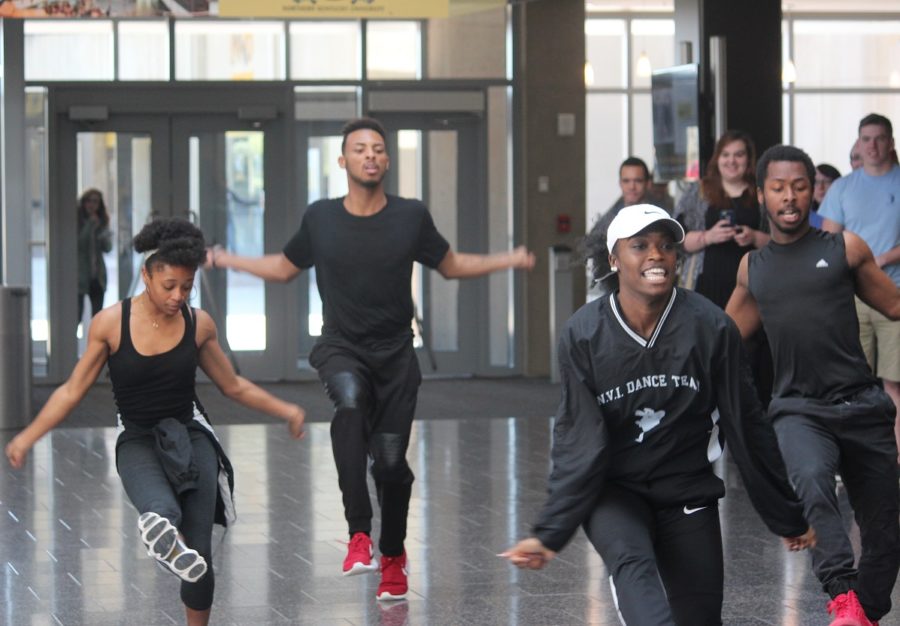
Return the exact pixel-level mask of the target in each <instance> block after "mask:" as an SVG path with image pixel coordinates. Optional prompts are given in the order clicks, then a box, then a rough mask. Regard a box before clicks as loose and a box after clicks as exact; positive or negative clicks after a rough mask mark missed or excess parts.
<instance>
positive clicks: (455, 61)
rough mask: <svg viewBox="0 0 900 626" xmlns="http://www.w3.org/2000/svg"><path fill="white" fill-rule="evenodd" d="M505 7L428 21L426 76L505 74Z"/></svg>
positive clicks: (486, 76) (496, 76) (470, 76)
mask: <svg viewBox="0 0 900 626" xmlns="http://www.w3.org/2000/svg"><path fill="white" fill-rule="evenodd" d="M506 20H507V11H506V8H505V7H501V8H499V9H491V10H487V11H476V12H473V13H468V14H465V15H458V16H451V17H449V18H442V19H432V20H428V22H427V29H428V31H427V32H428V37H427V38H426V40H427V42H428V55H427V59H428V73H427V76H428V78H505V77H506V43H507V37H506V31H507V28H506Z"/></svg>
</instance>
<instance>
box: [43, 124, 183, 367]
mask: <svg viewBox="0 0 900 626" xmlns="http://www.w3.org/2000/svg"><path fill="white" fill-rule="evenodd" d="M57 124H58V125H57V127H56V129H55V130H56V132H55V135H54V137H53V138H52V140H51V142H50V146H51V151H52V150H54V149H55V152H51V154H50V159H49V164H50V168H49V171H50V179H51V180H52V181H54V184H52V186H51V191H50V202H49V205H50V213H49V221H48V227H47V232H48V246H47V249H48V255H47V266H48V268H49V270H50V271H48V272H47V282H48V289H47V292H46V293H47V296H46V300H47V301H46V305H45V306H43V307H41V309H40V310H41V311H42V312H43V313H44V317H45V318H47V319H45V320H32V327H33V328H34V327H38V328H42V329H46V333H45V334H44V335H42V337H40V339H43V341H42V342H41V343H42V345H43V346H45V349H43V350H41V352H40V353H37V354H36V356H37V357H38V358H40V359H42V360H43V363H44V364H46V367H44V368H42V369H43V370H44V371H43V372H42V373H45V374H46V375H47V377H48V379H49V380H50V381H53V380H54V379H55V380H60V379H62V378H63V377H64V376H65V375H66V373H67V372H68V371H69V370H70V369H71V366H72V363H74V362H75V360H76V359H77V358H78V356H79V355H80V354H81V353H82V352H83V351H84V346H85V341H86V337H87V333H88V329H89V325H90V320H91V318H92V316H93V313H94V312H95V310H97V309H98V308H102V307H105V306H109V305H110V304H112V303H114V302H116V301H117V300H119V299H121V298H124V297H127V296H130V295H133V294H134V293H135V292H136V291H140V290H141V285H140V263H141V255H139V254H137V253H135V252H134V250H133V249H132V245H131V240H132V238H133V237H134V235H135V234H137V232H138V231H139V230H140V229H141V228H142V227H143V225H144V224H145V223H146V222H147V221H148V220H150V219H151V218H152V216H153V215H154V214H157V213H159V214H166V213H167V212H168V210H169V207H168V196H169V194H168V165H167V156H168V142H169V129H168V124H167V121H166V120H165V119H164V118H160V117H155V116H129V117H127V118H119V119H116V120H115V121H113V120H108V119H107V120H79V119H71V116H68V117H66V118H61V119H59V120H58V122H57ZM82 197H84V199H85V200H88V198H93V199H94V203H93V204H91V205H90V207H89V206H88V204H90V203H88V204H85V205H84V206H85V209H81V208H80V206H81V205H82V202H81V199H82ZM100 201H102V207H103V208H102V209H99V210H96V207H97V206H98V205H99V203H100ZM95 210H96V215H95V216H93V217H92V215H94V214H95ZM79 213H81V214H82V216H81V217H79ZM92 230H95V231H105V232H103V234H102V236H97V237H93V236H91V235H90V232H91V231H92ZM95 253H96V254H95ZM79 313H80V315H79ZM36 322H38V323H36Z"/></svg>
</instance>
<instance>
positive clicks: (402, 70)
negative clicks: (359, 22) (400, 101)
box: [366, 21, 422, 80]
mask: <svg viewBox="0 0 900 626" xmlns="http://www.w3.org/2000/svg"><path fill="white" fill-rule="evenodd" d="M366 29H367V30H366V57H367V64H368V67H367V68H366V71H367V75H368V78H370V79H375V80H382V79H395V80H413V79H418V78H420V77H421V75H422V63H421V59H422V45H421V36H420V32H419V22H388V21H372V22H368V23H367V25H366Z"/></svg>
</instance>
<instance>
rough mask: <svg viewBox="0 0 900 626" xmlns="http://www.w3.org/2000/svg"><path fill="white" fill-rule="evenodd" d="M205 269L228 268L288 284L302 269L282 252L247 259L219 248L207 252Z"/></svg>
mask: <svg viewBox="0 0 900 626" xmlns="http://www.w3.org/2000/svg"><path fill="white" fill-rule="evenodd" d="M205 267H207V268H210V267H211V268H219V267H226V268H229V269H233V270H238V271H240V272H247V273H248V274H253V275H254V276H258V277H259V278H262V279H263V280H268V281H273V282H277V283H286V282H288V281H289V280H291V279H292V278H294V277H295V276H297V275H298V274H299V273H300V268H299V267H297V266H296V265H294V264H293V263H291V262H290V261H289V260H288V258H287V257H286V256H284V253H282V252H279V253H278V254H267V255H265V256H261V257H247V256H239V255H237V254H232V253H230V252H228V251H227V250H225V249H224V248H221V247H219V246H215V247H213V248H210V249H209V250H207V253H206V265H205Z"/></svg>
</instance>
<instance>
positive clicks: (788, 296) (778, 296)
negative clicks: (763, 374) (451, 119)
mask: <svg viewBox="0 0 900 626" xmlns="http://www.w3.org/2000/svg"><path fill="white" fill-rule="evenodd" d="M814 178H815V167H814V166H813V163H812V161H811V160H810V158H809V156H808V155H807V154H806V153H805V152H803V151H802V150H800V149H798V148H794V147H793V146H774V147H772V148H769V149H768V150H767V151H766V152H765V153H764V154H763V156H762V157H761V158H760V160H759V164H758V166H757V185H758V186H759V189H758V196H759V201H760V204H762V205H764V206H765V208H766V211H767V214H768V218H769V222H770V224H771V226H772V240H771V241H770V242H769V244H768V245H767V246H765V247H763V248H761V249H759V250H755V251H753V252H750V253H749V254H747V255H746V256H744V258H743V259H742V261H741V265H740V268H739V270H738V277H737V287H735V290H734V293H733V294H732V296H731V299H730V300H729V302H728V307H727V309H726V311H727V312H728V314H729V315H731V317H732V318H734V321H735V322H736V323H737V325H738V328H740V331H741V334H742V335H743V336H744V337H745V338H746V337H749V336H751V335H752V334H753V333H754V332H756V330H757V329H758V328H759V327H760V325H762V326H763V327H764V328H765V331H766V334H767V335H768V337H769V340H770V343H771V345H772V356H773V359H774V366H775V383H774V389H773V397H772V402H771V404H770V405H769V417H770V418H771V419H772V420H773V423H774V427H775V432H776V434H777V435H778V445H779V447H780V449H781V453H782V455H783V456H784V460H785V465H786V466H787V469H788V474H789V476H790V479H791V483H792V484H793V486H794V489H795V490H796V492H797V495H798V496H799V497H800V499H801V501H802V502H803V507H804V511H805V515H806V519H807V520H809V522H810V524H812V526H813V527H814V528H815V530H816V534H817V537H818V545H817V546H816V547H815V548H814V549H813V551H812V565H813V570H814V571H815V574H816V576H817V577H818V578H819V581H820V582H821V583H822V587H823V589H824V590H825V591H826V592H827V593H828V594H829V596H830V597H831V601H830V602H829V603H828V605H827V608H828V612H829V613H831V614H832V616H833V617H834V621H833V622H832V626H869V625H870V624H875V625H877V624H878V621H877V620H879V619H881V618H882V617H883V616H884V615H885V614H887V612H888V611H889V610H890V608H891V590H892V589H893V587H894V582H895V580H896V578H897V571H898V568H900V524H898V516H900V490H898V485H897V475H896V459H897V446H896V443H895V440H894V433H893V422H894V412H895V408H894V406H893V403H892V401H891V399H890V398H889V397H888V396H887V394H886V393H885V392H884V391H883V390H882V389H881V387H880V386H879V384H878V381H877V379H876V378H875V377H874V376H873V375H872V372H871V370H870V369H869V367H868V365H867V363H866V359H865V355H864V353H863V350H862V346H861V345H860V343H859V322H858V320H857V317H856V309H855V305H854V300H853V297H854V294H855V295H857V296H859V298H860V299H862V300H863V301H864V302H866V303H868V304H869V305H870V306H872V307H873V308H875V309H876V310H878V311H880V312H881V313H882V314H884V315H885V316H887V317H889V318H891V319H900V290H898V288H897V287H896V286H895V285H894V282H893V281H892V280H891V279H890V278H888V276H887V275H886V274H885V273H884V272H882V271H881V269H879V267H878V266H877V264H876V263H875V259H874V257H873V256H872V252H871V251H870V250H869V248H868V246H867V245H866V244H865V242H863V240H862V239H860V238H859V237H857V236H856V235H854V234H853V233H850V232H848V231H845V232H843V233H840V234H832V233H826V232H823V231H820V230H818V229H816V228H812V227H811V226H810V225H809V210H810V204H811V200H812V188H813V179H814ZM837 472H840V474H841V477H842V479H843V482H844V485H845V486H846V488H847V494H848V496H849V498H850V502H851V503H852V505H853V509H854V512H855V515H856V520H857V522H858V523H859V527H860V538H861V543H862V553H861V555H860V559H859V565H858V567H854V555H853V549H852V546H851V544H850V539H849V537H848V535H847V533H846V531H845V530H844V526H843V522H842V520H841V514H840V510H839V508H838V500H837V496H836V493H835V474H836V473H837Z"/></svg>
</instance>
